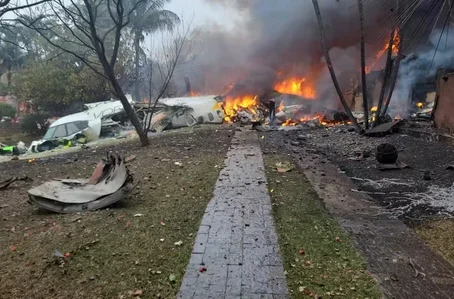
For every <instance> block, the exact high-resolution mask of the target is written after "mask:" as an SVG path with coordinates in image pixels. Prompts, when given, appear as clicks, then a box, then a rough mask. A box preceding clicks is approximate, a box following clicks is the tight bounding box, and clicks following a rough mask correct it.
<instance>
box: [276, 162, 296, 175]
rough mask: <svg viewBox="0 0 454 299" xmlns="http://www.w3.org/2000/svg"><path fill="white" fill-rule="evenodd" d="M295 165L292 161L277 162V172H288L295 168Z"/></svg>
mask: <svg viewBox="0 0 454 299" xmlns="http://www.w3.org/2000/svg"><path fill="white" fill-rule="evenodd" d="M294 167H295V166H294V165H293V164H292V163H290V162H285V163H282V162H279V163H276V170H277V172H279V173H287V172H290V171H292V170H293V169H294Z"/></svg>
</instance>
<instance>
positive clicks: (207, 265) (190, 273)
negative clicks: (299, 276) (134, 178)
mask: <svg viewBox="0 0 454 299" xmlns="http://www.w3.org/2000/svg"><path fill="white" fill-rule="evenodd" d="M225 166H226V167H225V168H224V169H223V170H222V172H221V174H220V175H219V179H218V181H217V183H216V187H215V191H214V197H213V199H212V200H211V201H210V203H209V204H208V206H207V208H206V211H205V215H204V216H203V219H202V223H201V226H200V228H199V231H198V233H197V236H196V240H195V244H194V248H193V251H192V256H191V259H190V261H189V265H188V267H187V269H186V274H185V276H184V279H183V283H182V286H181V289H180V292H179V294H178V298H182V299H190V298H216V299H218V298H225V299H230V298H232V299H233V298H242V299H255V298H264V299H284V298H289V296H288V289H287V282H286V279H285V275H284V268H283V266H282V259H281V257H280V255H279V245H278V242H277V235H276V230H275V228H274V224H273V218H272V215H271V201H270V197H269V194H268V190H267V184H266V177H265V168H264V165H263V159H262V154H261V150H260V146H259V140H258V137H257V134H256V133H255V132H253V131H237V132H236V134H235V137H234V139H233V141H232V146H231V148H230V150H229V152H228V154H227V158H226V160H225ZM205 270H206V271H205Z"/></svg>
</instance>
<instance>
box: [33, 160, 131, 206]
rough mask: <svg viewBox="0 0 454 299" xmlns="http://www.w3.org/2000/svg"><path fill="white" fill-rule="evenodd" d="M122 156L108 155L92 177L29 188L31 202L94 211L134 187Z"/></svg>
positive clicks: (119, 197) (58, 181)
mask: <svg viewBox="0 0 454 299" xmlns="http://www.w3.org/2000/svg"><path fill="white" fill-rule="evenodd" d="M132 180H133V179H132V176H131V175H130V174H129V172H128V170H127V168H126V166H125V164H124V162H123V160H122V159H121V158H120V156H118V155H115V154H109V155H108V157H107V160H103V161H101V162H100V163H99V164H98V166H97V167H96V169H95V171H94V172H93V175H92V177H91V178H90V179H89V180H85V179H81V180H53V181H50V182H46V183H44V184H42V185H40V186H38V187H35V188H32V189H30V190H29V191H28V193H29V202H30V203H33V204H35V205H37V206H38V207H40V208H44V209H47V210H51V211H54V212H57V213H75V212H82V211H92V210H97V209H102V208H104V207H107V206H109V205H111V204H113V203H115V202H117V201H119V200H122V199H124V198H125V197H126V195H127V194H128V193H129V192H130V191H131V190H132V189H134V186H133V185H132Z"/></svg>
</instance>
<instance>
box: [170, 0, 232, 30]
mask: <svg viewBox="0 0 454 299" xmlns="http://www.w3.org/2000/svg"><path fill="white" fill-rule="evenodd" d="M166 9H168V10H171V11H173V12H174V13H176V14H178V15H180V16H181V15H182V16H183V17H184V18H185V19H188V20H193V27H199V26H201V25H208V26H209V25H210V24H215V23H218V24H222V25H223V26H225V27H226V28H229V29H230V28H232V27H233V26H234V24H235V23H237V21H239V20H240V17H239V15H238V13H237V12H234V11H233V10H229V9H226V8H224V7H219V6H217V5H211V4H207V3H206V2H205V1H204V0H172V2H171V3H169V4H168V5H167V6H166Z"/></svg>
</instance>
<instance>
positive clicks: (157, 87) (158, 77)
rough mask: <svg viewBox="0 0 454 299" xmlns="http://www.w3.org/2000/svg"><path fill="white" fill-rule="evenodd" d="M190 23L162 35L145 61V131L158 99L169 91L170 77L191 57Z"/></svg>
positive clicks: (148, 127) (170, 85)
mask: <svg viewBox="0 0 454 299" xmlns="http://www.w3.org/2000/svg"><path fill="white" fill-rule="evenodd" d="M190 31H191V23H190V24H189V25H188V26H185V24H184V23H182V24H181V26H180V28H178V30H175V31H174V32H172V33H171V34H170V36H167V37H164V36H162V38H161V40H160V41H159V42H158V44H159V46H158V47H151V48H152V49H151V50H150V58H149V61H148V63H147V72H146V76H147V79H148V80H147V81H148V82H147V83H148V84H147V89H148V96H149V99H150V101H149V104H148V115H147V117H146V118H145V121H144V128H145V131H146V132H148V131H149V130H150V125H151V119H152V117H153V111H154V110H155V108H156V105H157V103H158V100H159V99H160V98H161V97H162V96H164V95H168V96H170V94H169V93H171V91H170V90H171V87H172V86H173V85H172V79H173V75H174V73H175V70H176V68H177V67H178V66H179V65H181V64H184V63H187V62H189V61H190V60H192V59H193V57H189V54H190V53H191V49H192V47H191V46H192V40H191V39H190V38H189V36H190Z"/></svg>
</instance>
